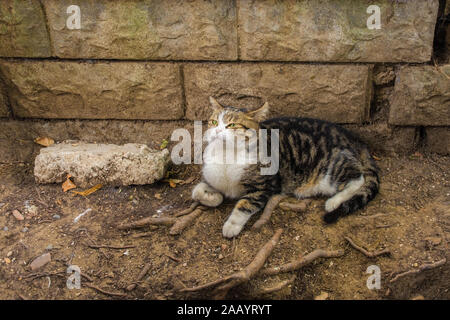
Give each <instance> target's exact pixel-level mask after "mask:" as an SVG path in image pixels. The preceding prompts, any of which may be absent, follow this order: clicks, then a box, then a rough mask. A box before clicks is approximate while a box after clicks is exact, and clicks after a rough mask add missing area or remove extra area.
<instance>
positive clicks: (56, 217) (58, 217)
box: [53, 214, 61, 220]
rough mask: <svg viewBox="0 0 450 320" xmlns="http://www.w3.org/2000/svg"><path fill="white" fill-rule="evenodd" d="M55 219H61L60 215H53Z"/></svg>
mask: <svg viewBox="0 0 450 320" xmlns="http://www.w3.org/2000/svg"><path fill="white" fill-rule="evenodd" d="M53 219H55V220H58V219H61V216H60V215H59V214H55V215H53Z"/></svg>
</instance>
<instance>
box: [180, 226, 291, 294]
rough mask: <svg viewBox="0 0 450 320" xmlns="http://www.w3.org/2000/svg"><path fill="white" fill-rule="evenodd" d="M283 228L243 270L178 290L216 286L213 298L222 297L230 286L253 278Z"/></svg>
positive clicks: (276, 241) (193, 289)
mask: <svg viewBox="0 0 450 320" xmlns="http://www.w3.org/2000/svg"><path fill="white" fill-rule="evenodd" d="M282 232H283V229H278V230H277V231H276V232H275V234H274V235H273V236H272V238H271V239H270V240H269V241H268V242H267V243H266V244H265V245H264V246H263V247H262V248H261V249H260V250H259V251H258V253H257V254H256V256H255V258H254V259H253V261H252V262H251V263H250V264H249V265H248V266H247V267H245V268H244V269H243V270H241V271H238V272H235V273H233V274H231V275H229V276H227V277H225V278H221V279H218V280H215V281H212V282H209V283H206V284H204V285H201V286H197V287H193V288H185V289H182V290H180V292H196V291H201V290H205V289H210V288H214V287H216V289H215V290H214V298H216V299H223V298H225V296H226V295H227V293H228V291H229V290H230V289H231V288H234V287H236V286H238V285H240V284H242V283H244V282H247V281H249V280H250V279H251V278H253V277H254V276H255V275H256V274H257V273H258V272H259V270H260V269H261V268H262V267H263V265H264V263H265V262H266V260H267V258H268V257H269V256H270V254H271V253H272V251H273V249H274V248H275V246H276V245H277V243H278V241H279V240H280V237H281V233H282Z"/></svg>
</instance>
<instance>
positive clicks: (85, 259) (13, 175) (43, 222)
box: [0, 153, 450, 299]
mask: <svg viewBox="0 0 450 320" xmlns="http://www.w3.org/2000/svg"><path fill="white" fill-rule="evenodd" d="M378 164H379V166H380V168H381V192H380V194H379V195H378V196H377V197H376V198H375V200H374V201H372V202H371V203H370V204H369V205H368V207H367V208H366V209H364V210H362V211H360V212H358V213H356V214H354V215H352V216H349V217H347V218H344V219H341V220H340V221H339V222H338V223H337V224H335V225H331V226H325V225H324V224H323V222H322V220H321V215H322V213H323V203H324V200H323V199H315V200H314V201H313V202H312V203H311V204H310V205H309V207H308V208H307V210H306V212H304V213H295V212H290V211H285V212H283V211H282V210H281V209H280V208H278V209H277V210H276V211H275V213H274V215H273V216H272V219H271V222H269V223H268V224H267V225H265V226H264V227H263V228H262V229H261V231H259V232H256V231H253V230H250V228H249V226H250V225H251V223H252V222H253V221H254V219H252V220H251V221H250V222H249V224H248V226H247V227H246V228H245V229H244V231H243V232H242V233H241V235H240V236H239V237H238V238H236V239H234V240H228V239H225V238H223V237H222V235H221V229H222V224H223V222H224V221H225V219H226V217H227V216H228V214H229V212H230V211H231V209H232V206H233V203H232V202H227V203H225V204H223V205H222V206H220V207H219V208H218V209H208V210H207V211H205V212H204V213H203V214H202V215H201V216H200V217H199V218H198V219H197V220H196V221H195V223H194V225H192V226H191V227H189V228H188V229H186V230H185V231H184V232H183V233H182V234H181V235H179V236H171V235H169V232H168V231H169V229H168V227H165V226H160V227H146V228H143V229H140V230H139V229H136V230H130V231H120V230H117V228H116V227H117V225H118V224H121V223H124V222H131V221H134V220H137V219H139V218H143V217H147V216H153V215H159V216H166V215H167V216H170V215H172V214H175V213H177V212H179V211H180V210H182V209H184V208H186V207H188V206H189V204H190V203H191V200H190V192H191V189H192V187H193V185H194V184H195V182H196V181H198V179H199V174H198V171H199V168H198V167H194V166H184V167H174V168H172V169H171V177H173V178H176V179H180V180H185V181H186V180H188V179H189V178H191V177H193V178H195V180H193V181H192V179H193V178H191V179H190V180H191V182H190V183H188V184H185V185H177V186H176V187H175V188H172V187H170V186H169V184H168V183H167V182H159V183H157V184H154V185H151V186H131V187H120V188H119V187H103V188H102V189H100V190H98V191H97V192H95V193H93V194H91V195H89V196H87V197H83V196H79V195H74V194H73V193H71V192H70V191H68V192H67V193H64V192H63V191H62V189H61V186H60V185H37V184H36V183H35V182H34V178H33V171H32V170H33V167H32V165H29V164H2V165H0V299H192V298H209V297H210V293H209V292H202V293H198V294H192V293H190V294H188V293H179V292H178V290H179V289H180V288H183V287H192V286H195V285H199V284H203V283H206V282H208V281H211V280H215V279H217V278H219V277H222V276H224V275H228V274H230V273H232V272H234V271H237V270H240V269H242V268H243V267H245V266H246V265H247V264H249V263H250V262H251V261H252V259H253V258H254V256H255V254H256V252H257V249H258V248H260V247H261V246H263V245H264V243H266V241H267V240H268V239H270V237H271V236H272V235H273V233H274V230H276V229H277V228H280V227H281V228H283V230H284V231H283V234H282V236H281V240H280V243H279V244H278V245H277V246H276V247H275V249H274V251H273V253H272V255H271V256H270V258H269V259H268V261H267V266H277V265H280V264H283V263H286V262H289V261H291V260H293V259H295V258H297V257H299V256H300V255H304V254H307V253H309V252H311V251H313V250H314V249H318V248H322V249H333V250H336V249H342V250H344V252H345V254H344V255H343V256H342V257H339V258H331V259H319V260H316V261H315V262H314V263H312V264H311V265H308V266H306V267H304V268H303V269H300V270H298V271H296V272H293V273H287V274H281V275H277V276H271V277H259V278H255V279H252V280H251V281H250V282H248V283H246V284H243V285H241V286H239V287H237V288H235V289H233V290H232V291H230V292H229V295H228V296H227V297H228V298H232V299H233V298H241V299H256V298H269V299H270V298H275V299H313V298H314V297H316V296H318V295H320V294H321V293H326V294H324V295H327V296H328V299H397V298H401V299H411V298H414V297H417V296H422V297H424V298H425V299H449V298H450V292H449V289H450V268H449V262H448V261H449V258H450V251H449V249H448V242H449V239H450V210H449V204H450V180H449V175H450V158H449V157H443V156H437V155H431V154H430V155H422V154H417V153H416V154H415V155H411V156H404V157H381V159H380V160H379V161H378ZM159 198H160V199H159ZM15 209H17V210H19V211H20V212H21V213H22V214H23V216H24V220H17V219H16V218H15V217H14V215H13V214H12V211H13V210H15ZM87 209H92V211H90V212H88V213H86V214H85V215H84V216H82V217H81V218H79V220H78V222H76V223H75V222H74V218H75V217H77V216H78V215H80V214H81V213H83V212H85V210H87ZM58 216H59V217H58ZM345 236H347V237H350V238H351V239H353V240H354V242H356V243H357V244H359V245H360V246H362V247H364V248H366V249H367V250H369V251H374V250H379V249H384V248H387V249H389V250H390V252H391V255H390V256H379V257H376V258H368V257H366V256H365V255H363V254H362V253H361V252H359V251H357V250H355V249H354V248H352V247H351V246H350V245H349V244H348V242H347V241H346V240H345V239H344V237H345ZM90 245H91V246H92V245H113V246H119V247H121V246H128V245H130V246H133V247H131V248H124V249H112V248H92V247H90ZM46 252H50V253H51V261H50V262H49V263H48V264H46V265H45V266H43V267H42V268H40V269H39V270H36V271H31V268H30V263H31V262H32V261H33V260H34V259H35V258H36V257H38V256H40V255H42V254H44V253H46ZM442 259H446V260H447V262H446V263H445V264H444V265H443V266H440V267H437V268H433V269H431V270H423V271H418V272H417V273H413V274H410V275H406V276H403V277H400V278H399V279H398V280H396V281H394V282H391V280H392V279H393V278H394V277H395V276H396V275H398V274H400V273H402V272H405V271H408V270H413V271H414V270H420V268H421V267H422V266H424V265H426V264H429V263H433V262H437V261H442ZM147 264H150V269H149V271H148V273H147V275H146V276H145V277H144V278H143V280H142V281H141V282H139V283H138V286H137V287H136V289H134V290H133V291H127V290H125V288H126V287H127V286H128V285H130V284H131V283H133V282H135V280H136V278H137V277H138V274H139V272H140V271H141V270H142V268H143V267H144V265H147ZM68 265H77V266H79V267H80V269H81V272H82V273H83V274H84V275H86V276H85V277H82V278H81V288H80V289H72V290H70V289H68V288H67V287H66V281H67V278H68V276H69V274H67V272H66V271H67V266H68ZM370 265H377V266H379V268H380V269H381V289H379V290H370V289H368V288H367V286H366V281H367V278H368V277H369V276H370V274H367V273H366V269H367V267H368V266H370ZM294 274H295V275H296V278H295V281H294V282H293V283H292V284H291V285H289V286H287V287H285V288H284V289H282V290H280V291H277V292H274V293H271V294H269V295H267V294H264V293H261V291H262V288H265V287H270V286H271V285H273V284H276V283H278V282H280V281H282V280H285V279H290V278H291V277H292V275H294ZM90 285H94V286H95V287H97V288H100V289H102V290H104V291H106V293H102V292H100V291H99V290H97V289H93V288H91V287H90ZM113 294H123V296H122V295H113Z"/></svg>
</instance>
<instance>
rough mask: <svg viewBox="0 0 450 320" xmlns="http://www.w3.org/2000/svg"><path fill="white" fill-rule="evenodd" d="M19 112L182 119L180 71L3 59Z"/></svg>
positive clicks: (27, 114) (155, 65)
mask: <svg viewBox="0 0 450 320" xmlns="http://www.w3.org/2000/svg"><path fill="white" fill-rule="evenodd" d="M0 69H1V71H2V72H3V74H4V76H5V78H6V79H5V81H6V85H7V86H8V87H9V92H10V102H11V106H12V109H13V110H14V114H15V115H16V116H19V117H23V118H27V117H30V118H51V119H58V118H59V119H61V118H62V119H68V118H70V119H152V120H158V119H164V120H166V119H179V118H181V117H182V116H183V113H184V111H183V102H182V90H181V79H180V78H181V76H180V71H179V67H178V66H177V65H175V64H171V63H140V62H111V63H107V62H102V63H88V62H83V63H79V62H55V61H27V62H26V61H20V62H18V61H15V62H9V61H3V62H0Z"/></svg>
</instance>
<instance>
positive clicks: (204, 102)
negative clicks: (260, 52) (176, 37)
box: [184, 63, 372, 123]
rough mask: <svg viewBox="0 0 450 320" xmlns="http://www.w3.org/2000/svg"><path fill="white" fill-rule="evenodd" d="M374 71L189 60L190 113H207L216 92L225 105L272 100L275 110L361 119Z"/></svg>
mask: <svg viewBox="0 0 450 320" xmlns="http://www.w3.org/2000/svg"><path fill="white" fill-rule="evenodd" d="M370 74H371V66H367V65H354V66H349V65H291V64H266V63H265V64H252V63H243V64H196V63H192V64H187V65H185V66H184V79H185V90H186V102H187V110H186V117H187V118H188V119H191V120H199V119H203V120H206V119H208V117H209V115H210V113H211V110H210V108H209V99H208V96H214V97H215V98H217V99H218V101H219V102H221V103H223V104H225V105H232V106H235V107H246V108H249V109H252V108H256V107H258V106H261V105H262V104H263V103H264V102H265V101H268V102H269V105H270V110H271V116H279V115H285V116H307V117H315V118H320V119H325V120H331V121H334V122H339V123H359V122H362V121H364V120H365V119H366V116H367V112H368V107H369V103H370V96H371V90H372V81H371V75H370Z"/></svg>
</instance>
